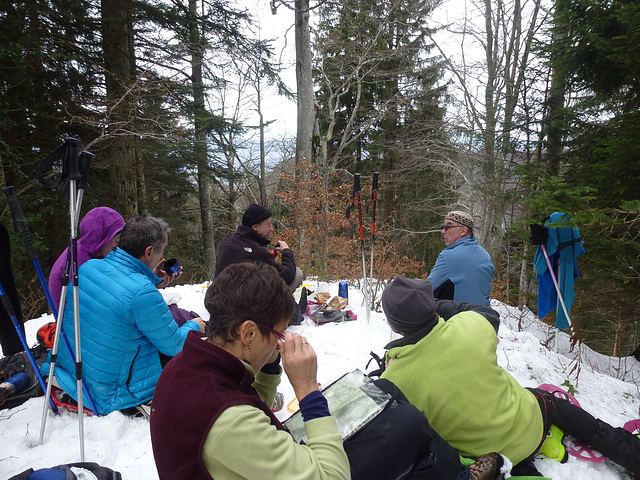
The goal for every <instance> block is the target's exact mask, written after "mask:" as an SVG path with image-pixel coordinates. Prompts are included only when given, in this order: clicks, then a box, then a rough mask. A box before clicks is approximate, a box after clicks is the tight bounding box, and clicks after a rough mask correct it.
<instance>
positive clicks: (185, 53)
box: [0, 0, 640, 356]
mask: <svg viewBox="0 0 640 480" xmlns="http://www.w3.org/2000/svg"><path fill="white" fill-rule="evenodd" d="M260 2H262V3H264V7H267V8H268V9H269V10H267V11H269V12H270V15H271V16H272V17H273V19H275V18H276V17H277V18H278V19H279V21H280V22H284V23H285V24H287V25H288V28H285V29H283V30H282V33H281V35H282V38H266V37H265V35H264V34H263V33H262V32H261V29H260V22H259V20H260V21H262V22H268V21H271V20H272V19H271V18H261V19H259V18H256V15H255V14H253V13H251V10H250V9H249V8H246V7H244V6H243V3H242V2H233V1H229V0H200V1H196V0H171V1H169V0H100V1H97V0H64V1H62V0H21V1H12V2H9V1H8V0H0V188H2V189H4V188H5V187H8V186H13V187H14V191H15V193H16V194H17V196H18V198H19V201H20V204H21V207H22V210H23V212H24V215H25V218H26V221H27V223H28V225H29V230H30V232H31V234H32V236H33V242H34V246H35V249H36V251H37V253H38V257H39V262H40V264H41V265H42V269H43V270H44V272H45V274H46V275H48V272H49V269H50V268H51V266H52V265H53V262H54V261H55V260H56V258H57V257H58V255H59V254H60V253H61V252H62V250H63V249H64V248H65V246H67V244H68V242H69V235H70V214H69V200H68V198H67V196H66V195H65V192H64V189H63V188H62V187H61V186H60V187H58V188H46V187H45V186H43V184H42V183H41V182H40V181H39V179H38V177H39V166H40V163H41V162H42V160H43V159H44V158H45V157H46V156H47V155H48V154H49V153H50V152H52V151H54V150H55V149H56V148H57V147H59V146H60V145H61V144H62V143H63V142H64V141H65V139H66V138H67V137H72V138H75V139H78V140H79V142H80V148H81V149H82V150H86V151H89V152H91V153H92V154H94V155H95V158H94V159H93V160H92V161H91V165H90V170H89V174H88V183H89V186H88V188H87V189H86V190H85V192H84V194H83V200H82V209H81V212H82V214H84V213H86V212H87V211H88V210H90V209H91V208H94V207H97V206H109V207H112V208H114V209H116V210H118V211H119V212H120V213H121V214H122V215H123V217H124V218H125V220H126V219H129V218H131V217H133V216H135V215H140V214H145V213H149V214H151V215H154V216H158V217H161V218H163V219H164V220H166V221H167V222H168V223H169V225H170V226H171V227H172V231H171V234H170V238H169V244H170V246H169V249H168V251H167V258H169V257H177V258H178V259H179V260H180V263H181V264H182V265H183V266H184V269H185V275H184V276H183V278H182V279H181V280H180V281H181V282H185V283H194V282H204V281H208V280H209V279H210V278H211V276H212V272H213V268H214V265H215V258H216V245H217V243H218V241H219V240H220V239H221V238H222V237H223V236H224V235H227V234H229V233H232V232H234V231H235V228H236V226H237V224H238V223H239V219H240V217H241V215H242V212H243V211H244V209H245V208H246V207H247V206H248V205H249V204H250V203H252V202H255V203H260V204H263V205H265V206H267V207H268V208H270V209H271V210H272V211H273V213H274V215H273V220H274V225H275V227H276V231H275V232H274V234H273V238H282V239H284V240H286V241H287V243H288V244H289V245H290V246H291V247H292V249H293V250H294V252H295V254H296V258H297V263H298V266H300V268H302V269H303V270H304V272H305V274H306V275H307V276H308V277H316V278H317V279H318V280H319V281H325V280H326V281H334V280H342V279H344V280H349V282H350V283H351V285H352V288H360V287H361V286H362V281H363V264H362V258H363V249H364V250H365V255H364V256H365V257H366V271H367V274H369V267H370V259H371V258H373V259H374V262H373V268H372V274H373V275H372V276H373V278H375V279H376V282H375V284H374V285H373V289H374V291H375V293H376V296H375V297H374V299H373V301H372V308H375V309H378V310H380V308H381V307H380V305H379V298H380V293H381V290H382V288H384V284H385V282H387V281H389V280H391V279H392V278H393V277H394V276H395V275H398V274H403V275H406V276H409V277H413V278H424V277H426V275H428V273H429V271H430V269H431V267H432V266H433V264H434V262H435V260H436V257H437V256H438V254H439V252H440V251H441V250H442V248H444V243H443V239H442V233H441V226H442V222H443V217H444V215H445V214H446V212H447V211H450V210H465V211H468V212H470V213H471V214H472V215H473V216H474V218H475V220H476V223H477V227H476V229H475V235H476V237H477V238H478V242H479V243H480V244H481V245H483V246H484V247H485V248H486V249H487V250H488V251H489V253H490V254H491V256H492V259H493V262H494V264H495V267H496V274H495V276H494V281H493V292H492V298H496V299H499V300H501V301H504V302H506V303H508V304H510V305H517V306H519V307H521V308H529V309H531V310H532V311H534V312H536V311H537V300H536V299H537V281H536V279H535V271H534V268H533V258H534V254H535V246H534V245H533V244H532V243H531V241H530V240H529V236H530V231H529V225H530V224H532V223H540V222H541V221H543V220H544V219H545V218H546V217H547V216H548V215H549V214H551V213H553V212H555V211H562V212H566V213H567V214H568V215H569V216H570V217H571V219H572V222H573V223H572V225H573V226H575V227H577V228H579V229H580V233H581V236H582V238H583V239H584V242H585V243H584V246H585V250H586V254H584V255H582V256H580V257H579V258H578V269H579V277H578V279H577V280H576V283H575V299H574V304H573V308H572V310H571V317H572V320H573V323H574V325H573V328H572V334H573V335H574V338H575V339H576V341H583V342H586V343H587V344H588V345H589V346H591V347H592V348H594V349H595V350H597V351H599V352H601V353H605V354H607V355H614V356H626V355H631V354H632V353H633V352H634V349H635V348H636V346H638V344H639V343H640V241H639V240H640V239H639V235H640V186H639V185H640V49H639V48H638V45H640V3H639V2H637V1H635V0H442V1H441V0H377V1H373V0H342V1H339V2H338V1H334V0H319V1H317V2H316V1H310V0H271V1H270V2H267V1H266V0H259V2H258V3H260ZM456 2H457V3H456ZM454 3H455V4H458V3H459V4H460V6H461V7H460V9H459V12H458V13H459V14H460V15H459V19H455V20H454V19H452V18H450V17H446V18H447V19H446V21H445V20H442V18H443V17H442V15H441V14H439V12H440V11H441V9H442V8H443V7H444V6H445V5H451V4H454ZM283 19H286V20H283ZM285 37H286V40H287V42H288V43H286V47H280V46H279V45H282V42H283V39H284V38H285ZM445 40H446V41H445ZM282 48H287V49H290V50H291V51H292V52H295V53H294V55H295V60H294V61H293V62H291V63H292V65H293V68H295V76H296V80H295V84H293V85H291V84H288V83H287V82H286V81H285V80H284V77H283V71H284V69H286V68H289V67H291V65H287V64H286V62H285V61H283V56H282ZM278 101H281V102H282V104H284V103H285V102H292V101H293V102H295V104H296V106H297V118H296V122H297V123H296V134H295V135H287V134H282V135H280V136H274V135H273V134H272V133H270V132H272V131H271V130H270V125H271V124H272V123H273V122H274V121H275V120H276V119H277V117H278V115H279V114H281V112H279V111H278V109H277V108H276V109H274V108H273V107H268V105H273V104H274V103H275V104H276V105H277V102H278ZM373 172H379V174H380V177H379V179H380V182H379V189H378V192H377V202H376V203H375V204H374V203H373V202H372V178H373ZM40 173H42V172H40ZM356 173H360V174H361V179H362V183H361V186H362V191H361V193H360V195H357V192H355V191H354V174H356ZM60 175H61V172H60V168H59V165H54V166H53V168H52V169H50V170H49V171H48V172H46V174H44V176H45V177H46V179H47V180H50V181H54V180H55V179H56V178H57V177H59V176H60ZM358 199H360V201H361V202H360V211H361V217H362V222H363V227H362V232H364V233H363V238H362V239H361V233H360V232H361V230H360V224H359V217H360V215H359V209H358V206H359V205H358ZM348 207H351V208H349V212H350V215H346V212H347V209H348ZM374 211H375V212H376V213H375V217H374V215H373V212H374ZM0 222H2V224H3V225H5V226H6V227H7V229H8V230H9V231H10V233H11V258H12V267H13V270H14V275H15V277H16V281H17V284H18V287H19V291H20V295H21V298H22V310H23V314H24V316H25V318H31V317H33V316H36V315H39V314H41V313H44V312H46V311H47V309H48V307H47V304H46V301H45V299H44V296H43V294H42V291H41V287H40V284H39V282H38V279H37V277H36V275H35V271H34V269H33V266H32V265H31V259H30V258H29V256H28V252H27V251H26V249H25V246H24V244H23V242H22V239H21V237H20V235H19V233H18V232H17V231H16V230H15V229H14V228H13V222H12V216H11V211H10V209H9V206H8V203H7V202H6V200H5V197H4V196H2V198H0ZM374 222H375V223H374ZM374 226H375V240H374V241H372V240H373V238H372V229H373V228H374ZM372 246H373V255H372V253H371V249H372ZM545 320H548V321H549V323H550V325H553V322H554V318H553V315H551V316H549V317H547V318H546V319H545Z"/></svg>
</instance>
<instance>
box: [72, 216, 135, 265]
mask: <svg viewBox="0 0 640 480" xmlns="http://www.w3.org/2000/svg"><path fill="white" fill-rule="evenodd" d="M124 224H125V222H124V219H123V218H122V215H120V214H119V213H118V212H116V211H115V210H114V209H113V208H109V207H97V208H94V209H93V210H89V212H88V213H87V214H86V215H85V216H84V218H83V219H82V221H81V222H80V239H78V245H80V246H82V249H84V250H85V251H86V252H87V253H88V254H89V255H90V258H97V256H98V252H99V251H100V249H101V248H102V247H104V246H105V245H106V244H107V243H109V242H110V241H111V239H112V238H113V237H114V236H116V235H117V234H118V233H119V232H120V231H121V230H122V229H123V228H124ZM86 260H88V259H86Z"/></svg>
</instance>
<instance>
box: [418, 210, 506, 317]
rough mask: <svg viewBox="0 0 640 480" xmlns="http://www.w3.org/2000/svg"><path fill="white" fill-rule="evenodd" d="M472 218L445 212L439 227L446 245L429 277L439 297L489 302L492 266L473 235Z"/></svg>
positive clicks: (459, 212) (458, 300) (493, 269)
mask: <svg viewBox="0 0 640 480" xmlns="http://www.w3.org/2000/svg"><path fill="white" fill-rule="evenodd" d="M474 225H475V224H474V221H473V218H472V217H471V215H469V214H468V213H466V212H461V211H452V212H449V213H447V216H446V217H445V220H444V226H443V227H442V235H443V236H444V243H445V245H446V248H445V249H444V250H443V251H442V252H440V255H438V258H437V259H436V264H435V265H434V266H433V269H432V270H431V273H430V274H429V277H428V278H427V279H428V280H429V281H431V284H432V285H433V293H434V296H435V297H436V298H438V299H440V300H455V301H456V302H467V303H475V304H477V305H490V303H491V302H490V300H489V294H490V293H491V279H492V277H493V274H494V273H495V271H496V269H495V267H494V266H493V262H492V261H491V256H490V255H489V252H487V251H486V250H485V249H484V248H482V247H481V246H480V245H478V241H477V240H476V238H475V237H474V236H473V227H474Z"/></svg>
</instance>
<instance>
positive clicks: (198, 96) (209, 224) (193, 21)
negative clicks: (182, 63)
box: [189, 0, 216, 277]
mask: <svg viewBox="0 0 640 480" xmlns="http://www.w3.org/2000/svg"><path fill="white" fill-rule="evenodd" d="M189 17H190V18H189V19H190V21H189V29H190V31H189V36H190V43H189V52H190V54H191V84H192V88H193V128H194V142H193V155H194V157H195V160H196V164H197V166H198V193H199V195H198V200H199V202H200V224H201V227H202V249H203V252H204V262H205V268H206V271H207V275H208V276H209V277H212V276H213V270H214V268H215V260H216V259H215V255H216V250H215V240H214V230H213V217H212V213H211V173H210V171H209V159H208V149H207V131H206V111H205V98H204V83H203V81H202V65H203V62H204V48H205V47H204V41H203V40H204V39H203V38H202V36H201V34H200V30H199V23H198V20H197V19H198V2H197V1H196V0H189Z"/></svg>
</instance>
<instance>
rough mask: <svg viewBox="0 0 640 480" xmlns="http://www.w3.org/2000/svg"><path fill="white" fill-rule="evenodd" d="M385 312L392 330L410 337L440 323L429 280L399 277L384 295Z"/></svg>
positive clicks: (392, 282)
mask: <svg viewBox="0 0 640 480" xmlns="http://www.w3.org/2000/svg"><path fill="white" fill-rule="evenodd" d="M382 309H383V310H384V314H385V315H386V317H387V322H389V325H390V326H391V328H392V329H393V330H395V331H396V332H399V333H403V334H404V335H410V334H412V333H414V332H417V331H418V330H422V329H423V328H425V327H427V326H428V325H435V324H436V322H437V321H438V314H437V313H436V301H435V299H434V298H433V287H432V286H431V282H430V281H429V280H412V279H409V278H405V277H403V276H402V275H398V276H397V277H396V278H394V279H393V280H392V281H391V283H390V284H389V285H387V287H386V288H385V289H384V291H383V292H382Z"/></svg>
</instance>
